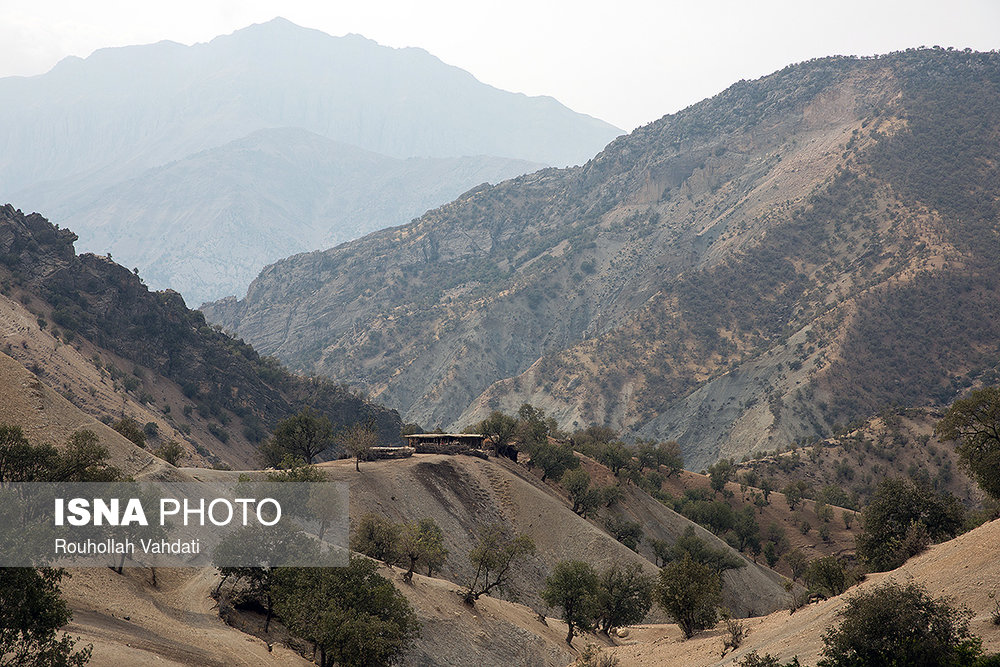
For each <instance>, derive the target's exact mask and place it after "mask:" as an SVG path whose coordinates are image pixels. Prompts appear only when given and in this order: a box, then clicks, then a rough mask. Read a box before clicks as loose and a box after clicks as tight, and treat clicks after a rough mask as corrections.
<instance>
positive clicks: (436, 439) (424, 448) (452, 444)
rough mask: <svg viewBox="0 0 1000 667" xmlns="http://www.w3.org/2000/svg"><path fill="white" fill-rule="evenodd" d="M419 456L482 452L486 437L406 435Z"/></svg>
mask: <svg viewBox="0 0 1000 667" xmlns="http://www.w3.org/2000/svg"><path fill="white" fill-rule="evenodd" d="M403 437H404V438H406V441H407V442H408V443H409V445H410V447H413V449H415V450H416V452H417V454H465V453H469V452H477V453H478V452H482V451H483V441H484V440H485V438H484V436H482V435H480V434H478V433H413V434H410V435H404V436H403Z"/></svg>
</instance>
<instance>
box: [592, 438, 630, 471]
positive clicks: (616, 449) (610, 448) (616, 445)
mask: <svg viewBox="0 0 1000 667" xmlns="http://www.w3.org/2000/svg"><path fill="white" fill-rule="evenodd" d="M597 460H598V461H600V462H601V463H603V464H604V465H606V466H607V467H608V468H610V469H611V472H613V473H614V474H615V476H616V477H617V476H618V473H619V472H621V470H622V468H624V467H625V466H627V465H628V464H629V462H630V461H631V460H632V453H631V452H629V450H628V448H627V447H625V445H623V444H622V443H620V442H609V443H607V444H606V445H604V446H603V447H601V449H600V452H599V453H598V455H597Z"/></svg>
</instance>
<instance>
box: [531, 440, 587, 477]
mask: <svg viewBox="0 0 1000 667" xmlns="http://www.w3.org/2000/svg"><path fill="white" fill-rule="evenodd" d="M531 464H532V465H535V466H538V467H539V468H541V469H542V481H543V482H544V481H545V480H546V479H547V478H549V477H551V478H552V479H554V480H557V481H558V480H559V479H560V478H562V475H563V473H564V472H566V471H567V470H572V469H574V468H579V467H580V459H578V458H576V455H575V454H574V453H573V450H572V449H570V448H569V447H567V446H566V445H552V444H549V443H548V442H543V443H541V444H539V445H536V446H535V447H534V448H533V449H532V450H531Z"/></svg>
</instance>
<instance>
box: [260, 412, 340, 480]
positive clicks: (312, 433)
mask: <svg viewBox="0 0 1000 667" xmlns="http://www.w3.org/2000/svg"><path fill="white" fill-rule="evenodd" d="M332 444H333V425H332V424H331V423H330V420H329V419H327V418H326V417H325V416H324V415H319V414H316V413H315V412H314V411H313V410H312V409H311V408H305V409H304V410H302V411H301V412H299V413H298V414H297V415H293V416H291V417H288V418H286V419H282V420H281V421H280V422H278V426H277V427H276V428H275V429H274V435H273V436H271V439H270V440H269V441H268V442H267V443H265V445H264V446H263V447H262V448H261V454H262V455H263V456H264V458H265V460H266V462H267V463H268V464H269V465H272V466H278V465H280V464H281V462H282V461H283V460H285V459H286V457H287V456H289V455H291V456H292V457H293V458H296V459H300V460H301V461H302V462H303V463H313V462H314V461H315V459H316V457H317V456H319V455H320V454H322V453H323V452H325V451H326V450H327V449H329V448H330V446H331V445H332Z"/></svg>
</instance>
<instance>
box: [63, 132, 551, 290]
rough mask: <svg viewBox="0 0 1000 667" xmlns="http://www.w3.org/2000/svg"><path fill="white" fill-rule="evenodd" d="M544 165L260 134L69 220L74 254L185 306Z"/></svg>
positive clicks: (184, 163)
mask: <svg viewBox="0 0 1000 667" xmlns="http://www.w3.org/2000/svg"><path fill="white" fill-rule="evenodd" d="M540 166H541V165H537V164H534V163H531V162H524V161H521V160H511V159H506V158H494V157H485V156H480V157H460V158H409V159H400V158H390V157H386V156H384V155H379V154H377V153H372V152H369V151H365V150H362V149H360V148H356V147H354V146H350V145H347V144H342V143H338V142H334V141H331V140H329V139H326V138H324V137H321V136H319V135H316V134H313V133H311V132H307V131H306V130H299V129H288V128H285V129H274V130H259V131H257V132H254V133H253V134H251V135H249V136H247V137H245V138H242V139H237V140H236V141H233V142H230V143H228V144H226V145H225V146H221V147H219V148H213V149H209V150H207V151H203V152H201V153H197V154H195V155H192V156H190V157H188V158H184V159H182V160H178V161H176V162H172V163H170V164H167V165H165V166H162V167H156V168H154V169H150V170H148V171H146V172H143V173H142V174H140V175H139V176H137V177H135V178H132V179H129V180H127V181H124V182H122V183H119V184H116V185H114V186H111V187H109V188H107V189H104V190H101V191H100V192H97V193H94V194H93V195H92V196H93V200H92V201H90V202H89V203H88V204H87V205H86V206H82V207H80V208H74V209H70V210H66V211H65V212H64V215H63V216H62V218H61V219H60V223H61V224H62V225H63V226H67V227H70V228H71V229H73V230H80V232H79V233H80V243H79V245H80V247H81V248H82V249H83V250H89V251H93V252H96V253H99V254H103V253H105V252H107V251H113V256H114V258H115V259H116V260H117V261H119V262H121V263H122V264H124V265H127V266H130V267H131V266H137V267H142V271H141V274H142V276H143V278H144V279H145V280H146V282H147V283H148V284H149V285H150V286H151V287H154V288H161V289H162V288H166V287H170V288H172V289H175V290H177V291H179V292H181V293H182V294H183V295H184V297H185V299H187V300H188V301H189V302H190V303H192V304H193V305H197V304H199V303H202V302H203V301H208V300H211V299H218V298H220V297H223V296H227V295H230V294H236V295H240V296H242V295H243V294H245V293H246V288H247V286H248V285H249V284H250V281H251V280H253V278H254V276H256V275H257V273H258V272H259V271H260V270H261V269H262V268H263V267H264V266H266V265H267V264H269V263H271V262H274V261H276V260H278V259H281V258H283V257H287V256H289V255H294V254H296V253H300V252H305V251H308V250H315V249H317V248H327V247H330V246H333V245H336V244H338V243H342V242H344V241H349V240H351V239H355V238H358V237H360V236H364V235H365V234H367V233H368V232H372V231H375V230H377V229H383V228H385V227H390V226H394V225H399V224H403V223H405V222H409V221H410V220H412V219H413V218H415V217H417V216H418V215H420V214H421V213H423V212H424V211H426V210H428V209H430V208H433V207H435V206H437V205H439V204H441V203H442V202H445V201H449V200H451V199H453V198H455V197H456V196H458V195H459V194H461V193H462V192H465V191H466V190H468V189H469V188H471V187H473V186H475V185H479V184H481V183H484V182H493V183H496V182H499V181H502V180H504V179H506V178H510V177H512V176H516V175H518V174H523V173H525V172H529V171H534V170H535V169H537V168H538V167H540Z"/></svg>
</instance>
